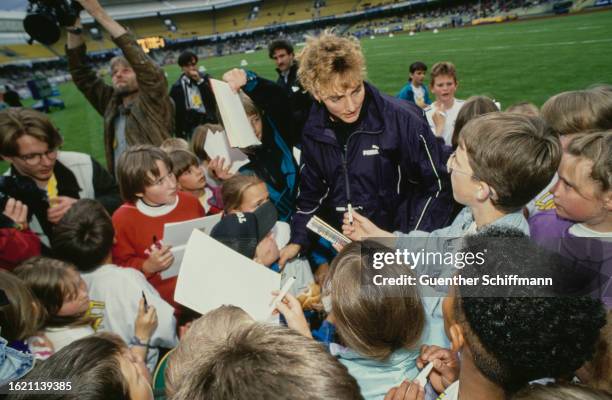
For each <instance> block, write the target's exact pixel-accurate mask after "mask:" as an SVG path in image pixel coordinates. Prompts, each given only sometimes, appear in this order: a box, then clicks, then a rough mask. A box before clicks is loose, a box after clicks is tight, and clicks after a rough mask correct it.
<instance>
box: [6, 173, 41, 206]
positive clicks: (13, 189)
mask: <svg viewBox="0 0 612 400" xmlns="http://www.w3.org/2000/svg"><path fill="white" fill-rule="evenodd" d="M9 197H12V198H14V199H15V200H19V201H21V202H22V203H24V204H26V205H27V206H28V209H29V213H31V212H32V211H33V210H34V209H40V208H43V209H44V208H46V207H49V201H48V200H47V192H46V191H44V190H42V189H40V188H39V187H38V186H36V183H34V181H33V180H32V179H30V178H27V177H23V176H11V175H3V176H0V214H1V213H2V212H3V211H4V207H6V202H7V201H8V199H9Z"/></svg>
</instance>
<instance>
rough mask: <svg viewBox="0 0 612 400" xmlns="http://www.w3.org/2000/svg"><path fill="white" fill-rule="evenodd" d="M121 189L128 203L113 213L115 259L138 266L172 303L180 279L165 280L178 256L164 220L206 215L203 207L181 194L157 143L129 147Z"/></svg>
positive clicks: (122, 168)
mask: <svg viewBox="0 0 612 400" xmlns="http://www.w3.org/2000/svg"><path fill="white" fill-rule="evenodd" d="M117 179H118V181H119V190H120V192H121V197H122V198H123V200H124V201H125V203H124V204H123V205H122V206H121V207H119V209H117V211H115V213H114V214H113V226H114V227H115V245H114V246H113V263H114V264H117V265H120V266H124V267H132V268H136V269H138V270H139V271H142V273H143V274H144V275H145V276H146V277H147V279H148V280H149V282H150V283H151V285H153V287H155V288H156V289H157V291H158V292H159V294H160V295H161V297H162V298H163V299H164V300H166V301H167V302H169V303H170V304H173V305H174V306H175V308H176V307H177V305H176V304H175V303H174V288H175V287H176V277H173V278H169V279H162V278H161V276H160V272H161V271H163V270H165V269H168V268H169V267H170V266H171V265H172V263H173V261H174V256H173V255H172V252H171V250H170V246H166V245H164V244H163V243H162V241H161V239H163V238H162V235H163V232H164V224H166V223H169V222H180V221H186V220H190V219H194V218H199V217H203V216H204V208H202V205H201V204H200V202H199V201H198V199H197V198H195V197H194V196H192V195H191V194H189V193H184V192H178V190H177V183H176V177H175V176H174V174H173V173H172V161H171V160H170V158H169V157H168V155H167V154H166V153H165V152H164V151H162V150H161V149H159V148H157V147H153V146H150V145H139V146H134V147H130V148H129V149H128V150H126V151H125V152H124V153H123V154H122V155H121V157H119V161H118V163H117Z"/></svg>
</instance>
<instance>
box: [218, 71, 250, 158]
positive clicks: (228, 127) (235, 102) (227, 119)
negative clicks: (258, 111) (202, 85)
mask: <svg viewBox="0 0 612 400" xmlns="http://www.w3.org/2000/svg"><path fill="white" fill-rule="evenodd" d="M210 84H211V86H212V90H213V93H214V94H215V99H216V100H217V105H218V106H219V112H220V113H221V119H222V120H223V126H224V127H225V132H226V133H227V138H228V140H229V143H230V146H232V147H241V148H245V147H249V146H253V145H259V144H261V142H260V141H259V140H258V139H257V136H255V132H254V131H253V127H252V126H251V123H250V122H249V118H248V117H247V115H246V111H244V106H243V105H242V102H241V101H240V96H239V95H238V93H234V92H233V91H232V89H231V88H230V86H229V85H228V84H227V83H225V82H223V81H219V80H217V79H211V80H210Z"/></svg>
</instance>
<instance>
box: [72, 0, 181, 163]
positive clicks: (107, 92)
mask: <svg viewBox="0 0 612 400" xmlns="http://www.w3.org/2000/svg"><path fill="white" fill-rule="evenodd" d="M77 1H78V2H79V3H80V4H81V5H82V6H83V8H84V9H85V11H87V12H88V13H89V14H90V15H91V16H92V17H93V18H94V19H95V20H96V21H97V22H98V23H99V24H100V25H101V26H102V27H104V29H106V31H107V32H108V33H109V34H110V36H111V38H112V40H113V41H114V42H115V44H116V45H117V46H118V47H119V48H120V49H121V50H122V51H123V56H118V57H114V58H113V59H112V60H111V62H110V73H111V76H112V85H108V84H106V83H105V82H104V80H103V79H101V78H100V77H98V76H97V75H96V73H95V71H94V70H93V69H92V68H91V66H89V65H88V64H87V57H86V51H87V50H86V47H85V42H84V39H83V36H82V31H83V28H82V25H81V22H80V20H77V22H76V23H75V25H74V26H72V27H68V28H66V30H67V31H68V40H67V45H66V54H67V57H68V66H69V69H70V74H71V75H72V79H73V80H74V83H75V84H76V86H77V87H78V88H79V90H80V91H81V92H82V93H83V94H84V95H85V97H86V98H87V100H88V101H89V102H90V103H91V105H92V106H93V107H94V108H95V109H96V111H97V112H98V113H99V114H100V115H102V116H103V117H104V147H105V152H106V162H107V165H108V169H109V171H111V172H114V168H115V165H116V163H117V160H118V159H119V156H120V155H121V153H123V152H124V151H125V149H127V147H128V146H133V145H136V144H152V145H154V146H159V145H161V143H162V142H163V141H164V139H167V138H168V137H170V135H171V134H172V132H173V131H174V106H173V104H172V101H171V100H170V97H169V96H168V93H167V88H168V84H167V81H166V77H165V75H164V71H163V70H162V69H161V68H160V67H159V66H157V65H156V64H155V63H154V62H153V60H151V59H150V58H149V57H147V55H146V54H145V53H144V51H143V50H142V49H141V48H140V46H139V45H138V43H137V42H136V40H135V39H134V37H133V36H132V35H131V34H130V33H129V32H128V31H127V30H126V29H125V28H124V27H122V26H121V25H120V24H119V23H117V22H116V21H115V20H113V19H112V18H111V17H110V16H109V15H108V14H107V13H106V11H104V9H103V8H102V6H100V3H98V0H77Z"/></svg>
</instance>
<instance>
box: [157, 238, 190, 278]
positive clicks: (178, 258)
mask: <svg viewBox="0 0 612 400" xmlns="http://www.w3.org/2000/svg"><path fill="white" fill-rule="evenodd" d="M185 248H186V246H185V245H182V246H174V247H172V248H171V249H170V251H171V252H172V255H173V256H174V262H173V263H172V265H171V266H170V267H169V268H168V269H165V270H163V271H162V272H161V273H160V274H159V275H160V276H161V278H162V279H168V278H172V277H173V276H177V275H178V274H179V271H180V270H181V264H182V263H183V257H184V256H185Z"/></svg>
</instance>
